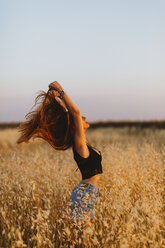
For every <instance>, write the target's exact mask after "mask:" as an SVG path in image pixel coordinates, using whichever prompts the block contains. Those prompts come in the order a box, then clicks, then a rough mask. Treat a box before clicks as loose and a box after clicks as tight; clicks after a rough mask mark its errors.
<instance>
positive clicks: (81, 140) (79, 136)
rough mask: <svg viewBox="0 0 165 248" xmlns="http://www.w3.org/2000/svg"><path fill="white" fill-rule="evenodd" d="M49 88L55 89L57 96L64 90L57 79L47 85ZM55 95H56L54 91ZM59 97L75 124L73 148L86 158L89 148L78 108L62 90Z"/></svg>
mask: <svg viewBox="0 0 165 248" xmlns="http://www.w3.org/2000/svg"><path fill="white" fill-rule="evenodd" d="M49 88H52V89H54V90H55V91H57V92H58V93H59V96H60V92H61V91H64V89H63V88H62V86H61V85H60V84H59V83H58V82H57V81H55V82H53V83H51V84H50V85H49ZM55 96H57V94H56V93H55ZM61 98H62V100H63V102H64V103H65V105H66V107H67V109H68V111H69V112H70V114H71V115H72V116H73V120H74V125H75V132H74V148H75V150H76V151H77V152H78V153H79V154H80V155H81V156H82V157H84V158H87V157H88V156H89V150H88V147H87V144H86V136H85V130H84V125H83V119H82V116H81V113H80V110H79V108H78V107H77V106H76V105H75V103H74V102H73V101H72V99H71V98H70V97H69V96H68V94H67V93H66V92H64V94H63V95H62V96H61Z"/></svg>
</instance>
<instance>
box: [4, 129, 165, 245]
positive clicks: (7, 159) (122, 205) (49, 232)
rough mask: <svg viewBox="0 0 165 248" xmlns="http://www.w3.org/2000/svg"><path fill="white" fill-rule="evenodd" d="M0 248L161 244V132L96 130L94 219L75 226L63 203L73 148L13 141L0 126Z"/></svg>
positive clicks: (91, 137)
mask: <svg viewBox="0 0 165 248" xmlns="http://www.w3.org/2000/svg"><path fill="white" fill-rule="evenodd" d="M0 137H1V138H0V247H4V248H5V247H7V248H10V247H13V248H15V247H41V248H42V247H43V248H44V247H52V248H53V247H92V248H93V247H105V248H106V247H107V248H109V247H122V248H126V247H153V248H160V247H165V214H164V210H165V207H164V201H165V195H164V193H165V190H164V189H165V187H164V182H165V180H164V177H165V173H164V165H165V130H152V129H142V130H139V129H136V128H132V129H128V128H119V129H114V128H100V129H95V130H88V131H87V139H88V142H89V143H90V144H91V145H93V146H95V147H97V148H98V149H99V150H101V152H102V156H103V161H102V165H103V174H102V176H101V179H100V182H99V188H100V193H101V196H100V197H99V200H98V203H97V205H96V217H95V220H94V222H92V223H91V222H88V221H84V223H83V224H81V225H77V226H75V223H74V222H73V221H72V220H71V219H69V216H68V204H69V203H68V201H69V197H70V194H71V192H72V190H73V189H74V187H75V186H76V185H77V184H78V183H79V182H80V180H81V175H80V172H79V171H75V170H76V168H77V166H76V163H75V162H74V160H73V154H72V150H71V149H69V150H67V151H56V150H54V149H53V148H52V147H51V146H49V145H48V144H47V143H45V142H44V141H42V140H39V139H38V140H37V139H36V140H34V141H31V142H30V143H29V144H21V145H16V143H15V142H16V139H17V138H18V132H17V129H6V130H0Z"/></svg>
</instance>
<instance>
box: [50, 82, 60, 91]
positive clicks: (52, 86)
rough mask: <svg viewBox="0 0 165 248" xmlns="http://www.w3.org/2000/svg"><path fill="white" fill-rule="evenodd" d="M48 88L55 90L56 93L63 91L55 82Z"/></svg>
mask: <svg viewBox="0 0 165 248" xmlns="http://www.w3.org/2000/svg"><path fill="white" fill-rule="evenodd" d="M49 88H50V89H54V90H57V91H58V92H60V91H61V90H63V88H62V86H61V85H60V84H59V83H58V82H57V81H54V82H53V83H51V84H49Z"/></svg>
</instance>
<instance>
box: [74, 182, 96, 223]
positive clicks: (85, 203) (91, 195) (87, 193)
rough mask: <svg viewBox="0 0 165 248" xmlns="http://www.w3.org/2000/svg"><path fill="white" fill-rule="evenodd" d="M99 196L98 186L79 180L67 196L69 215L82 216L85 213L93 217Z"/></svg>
mask: <svg viewBox="0 0 165 248" xmlns="http://www.w3.org/2000/svg"><path fill="white" fill-rule="evenodd" d="M99 196H100V190H99V187H98V186H95V185H92V184H90V183H86V182H85V183H84V182H82V181H80V183H79V184H77V186H76V187H75V188H74V189H73V191H72V193H71V196H70V198H69V216H70V217H74V218H81V217H82V218H84V216H85V215H87V216H89V217H90V218H92V219H94V217H95V205H96V203H97V199H98V197H99Z"/></svg>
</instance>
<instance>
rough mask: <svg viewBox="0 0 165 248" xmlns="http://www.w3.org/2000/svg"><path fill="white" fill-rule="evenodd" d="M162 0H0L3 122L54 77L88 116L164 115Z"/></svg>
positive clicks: (20, 113) (26, 107) (18, 116)
mask: <svg viewBox="0 0 165 248" xmlns="http://www.w3.org/2000/svg"><path fill="white" fill-rule="evenodd" d="M164 13H165V1H164V0H157V1H155V0H138V1H133V0H113V1H112V0H106V1H105V0H99V1H98V0H81V1H80V0H69V1H68V0H60V1H56V0H33V1H32V0H28V1H22V0H14V1H13V0H1V1H0V31H1V32H0V33H1V39H0V54H1V56H0V122H4V121H23V120H24V118H25V115H26V114H27V112H29V111H30V110H31V107H32V106H33V104H34V99H35V97H36V96H37V92H39V91H40V90H45V91H47V89H48V84H49V83H51V82H52V81H55V80H57V81H58V82H59V83H61V85H62V86H63V88H64V90H65V91H66V92H67V93H68V95H69V96H70V97H71V98H72V99H73V101H74V102H75V103H76V104H77V106H78V107H79V108H80V111H81V113H82V115H85V116H86V117H87V120H88V121H98V120H155V119H165V110H164V109H165V14H164Z"/></svg>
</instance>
